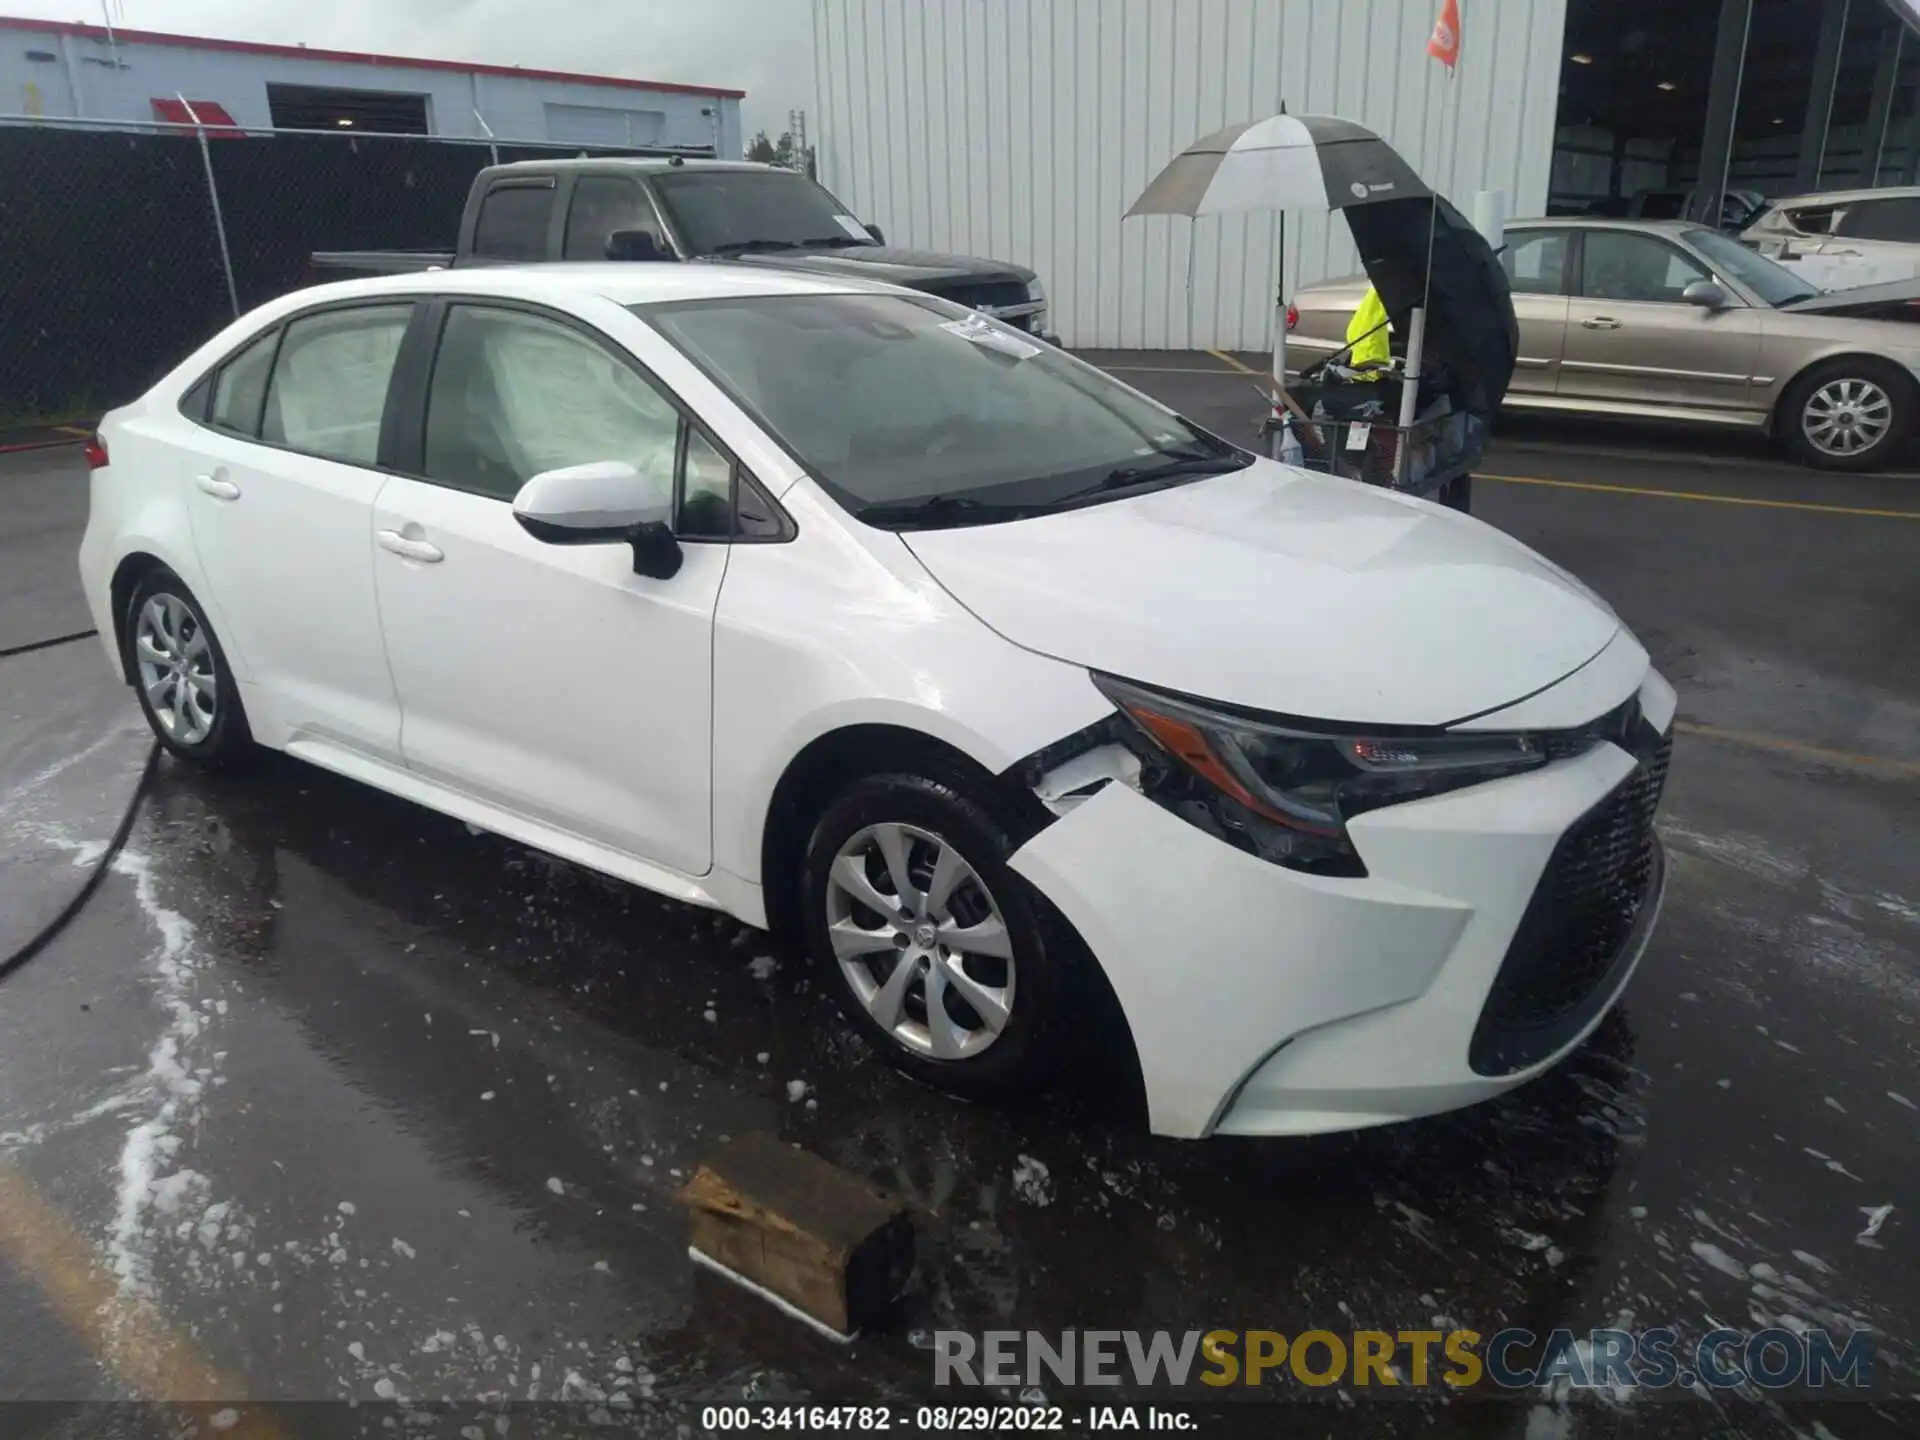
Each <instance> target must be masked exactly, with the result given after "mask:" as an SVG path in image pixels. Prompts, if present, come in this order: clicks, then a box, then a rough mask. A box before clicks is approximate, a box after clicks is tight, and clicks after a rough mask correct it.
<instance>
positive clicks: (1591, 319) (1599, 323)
mask: <svg viewBox="0 0 1920 1440" xmlns="http://www.w3.org/2000/svg"><path fill="white" fill-rule="evenodd" d="M1580 324H1581V326H1582V328H1584V329H1587V330H1618V329H1619V328H1620V322H1619V321H1618V320H1616V319H1614V318H1613V317H1612V316H1611V315H1589V316H1588V317H1587V318H1586V319H1584V320H1582V321H1581V322H1580Z"/></svg>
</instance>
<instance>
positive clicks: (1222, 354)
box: [1207, 350, 1273, 380]
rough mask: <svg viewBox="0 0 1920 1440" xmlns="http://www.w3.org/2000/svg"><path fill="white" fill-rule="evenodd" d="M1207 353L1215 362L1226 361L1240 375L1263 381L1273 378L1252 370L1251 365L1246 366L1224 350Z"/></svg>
mask: <svg viewBox="0 0 1920 1440" xmlns="http://www.w3.org/2000/svg"><path fill="white" fill-rule="evenodd" d="M1207 353H1208V354H1209V355H1211V356H1213V358H1214V359H1216V360H1224V361H1226V363H1227V364H1229V365H1231V366H1232V367H1233V368H1234V369H1235V370H1238V371H1239V372H1240V373H1241V374H1242V375H1260V376H1261V377H1262V378H1263V379H1269V380H1270V379H1272V378H1273V377H1272V376H1271V375H1266V374H1264V372H1262V371H1259V370H1256V369H1254V368H1253V367H1252V366H1251V365H1248V364H1246V363H1245V362H1244V361H1242V360H1240V359H1238V358H1236V357H1235V356H1232V355H1229V354H1228V353H1227V352H1226V351H1224V350H1209V351H1207Z"/></svg>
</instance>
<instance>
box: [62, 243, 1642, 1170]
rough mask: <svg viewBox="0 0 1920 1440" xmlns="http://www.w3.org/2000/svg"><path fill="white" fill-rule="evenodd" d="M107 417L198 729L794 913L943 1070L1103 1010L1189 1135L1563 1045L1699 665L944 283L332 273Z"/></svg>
mask: <svg viewBox="0 0 1920 1440" xmlns="http://www.w3.org/2000/svg"><path fill="white" fill-rule="evenodd" d="M89 454H90V459H91V461H92V463H93V465H94V467H95V468H94V470H93V474H92V499H91V515H90V519H89V523H88V526H87V532H86V537H85V539H84V541H83V542H82V545H81V550H80V568H81V572H82V575H83V578H84V581H85V585H86V591H87V596H88V600H89V603H90V605H91V606H92V609H93V613H94V616H95V619H96V620H97V622H98V624H99V628H100V634H101V637H102V639H103V640H104V642H105V644H106V646H107V649H108V652H109V654H110V657H111V659H112V662H113V664H114V665H115V666H116V667H118V668H119V669H120V670H122V672H123V673H124V674H125V676H126V678H127V680H128V681H129V683H131V684H132V685H133V686H134V688H135V691H136V693H137V695H138V697H139V699H140V703H141V704H142V706H143V707H144V708H145V711H146V714H147V717H148V719H149V720H150V721H151V722H152V725H153V728H154V731H155V733H156V734H157V735H158V737H159V739H160V741H161V743H162V744H163V745H165V746H166V747H167V749H169V750H170V751H172V752H173V753H174V754H175V755H177V756H180V757H182V758H184V759H186V760H189V761H197V762H201V763H203V764H207V765H222V764H226V763H228V762H231V761H233V760H236V759H238V758H239V757H241V756H242V755H243V754H244V753H245V752H246V751H247V750H248V749H249V747H251V746H266V747H268V748H270V749H275V750H283V751H285V752H287V753H288V754H290V755H294V756H298V757H299V758H301V759H303V760H306V761H310V762H311V763H313V764H316V765H321V766H324V767H326V768H327V769H330V770H334V771H337V772H339V773H340V774H342V775H346V776H349V777H351V778H353V779H355V780H359V781H363V782H365V783H367V784H370V785H374V786H378V787H379V788H381V789H384V790H389V791H392V792H393V793H395V794H397V795H401V796H405V797H407V798H410V799H413V800H416V801H418V802H420V803H421V804H423V805H427V806H430V807H432V808H433V809H435V810H439V811H442V812H444V813H446V814H448V815H451V816H454V817H457V818H459V819H461V820H465V821H468V822H471V823H472V824H474V825H477V826H480V827H483V828H485V829H487V830H491V831H494V832H497V833H499V834H501V835H505V836H510V837H512V838H514V839H516V840H519V841H522V842H524V843H525V844H528V845H531V846H535V847H538V848H540V849H542V850H545V851H549V852H551V853H553V854H555V855H559V856H563V857H565V858H567V859H569V860H572V861H575V862H577V863H579V864H582V865H586V866H590V867H592V868H594V869H596V870H601V871H604V872H606V873H608V874H610V875H614V876H618V877H620V878H622V879H625V880H628V881H631V882H632V883H634V884H637V885H642V886H645V887H647V888H649V889H652V890H655V891H659V892H660V893H662V894H665V895H669V896H673V897H676V898H678V899H681V900H684V901H687V902H689V903H691V904H695V905H705V906H711V907H715V908H717V909H720V910H723V911H725V912H727V913H728V914H730V915H733V916H735V917H736V918H738V919H740V920H742V921H744V922H746V923H747V924H750V925H756V926H761V925H764V926H769V927H770V928H775V929H778V930H782V931H784V932H785V933H787V934H789V935H791V936H792V937H793V938H794V939H795V940H796V941H797V942H798V943H799V944H801V945H804V947H805V948H806V949H807V950H808V951H809V952H810V953H811V956H812V958H813V960H814V961H815V962H816V963H817V964H818V966H819V967H820V970H821V972H822V975H823V976H824V977H825V979H826V982H827V983H828V984H830V985H831V986H832V987H833V988H834V989H835V990H836V991H837V993H838V994H839V996H840V998H841V1000H842V1001H843V1002H844V1003H845V1006H846V1008H847V1010H848V1012H849V1013H850V1015H851V1016H852V1017H853V1019H854V1022H855V1023H856V1024H857V1025H858V1026H859V1027H860V1028H861V1029H862V1030H864V1031H865V1033H866V1034H867V1035H868V1036H869V1037H870V1038H871V1040H872V1041H873V1043H874V1044H876V1045H877V1046H879V1047H880V1048H881V1049H882V1050H884V1051H885V1052H887V1053H888V1054H889V1055H890V1056H891V1057H892V1059H893V1060H894V1061H895V1062H896V1063H897V1064H898V1065H900V1066H901V1067H902V1068H903V1069H905V1070H907V1071H908V1072H910V1073H912V1074H914V1075H916V1076H918V1077H920V1078H922V1079H924V1080H927V1081H929V1082H931V1083H933V1084H935V1085H938V1086H940V1087H943V1088H945V1089H947V1090H950V1091H952V1092H955V1093H959V1094H964V1095H971V1096H984V1097H995V1096H1009V1095H1017V1094H1020V1093H1024V1092H1026V1091H1028V1090H1030V1089H1032V1088H1033V1087H1034V1086H1035V1085H1037V1084H1038V1083H1039V1082H1041V1081H1042V1080H1043V1079H1045V1078H1046V1076H1047V1075H1048V1073H1049V1072H1050V1071H1053V1070H1055V1069H1057V1068H1058V1067H1059V1066H1060V1065H1061V1064H1062V1063H1063V1062H1065V1061H1067V1060H1069V1059H1070V1058H1071V1057H1073V1056H1074V1055H1075V1054H1076V1053H1077V1048H1078V1047H1079V1046H1080V1045H1082V1044H1083V1043H1084V1040H1085V1037H1086V1036H1087V1035H1089V1034H1093V1033H1110V1034H1112V1035H1114V1036H1115V1039H1114V1041H1113V1043H1115V1044H1120V1045H1127V1046H1130V1047H1131V1052H1132V1053H1131V1055H1130V1056H1128V1057H1126V1058H1127V1059H1128V1060H1129V1061H1130V1062H1137V1066H1138V1073H1139V1077H1140V1081H1141V1083H1142V1086H1143V1089H1144V1093H1145V1097H1146V1102H1147V1107H1148V1114H1149V1119H1150V1122H1151V1124H1152V1127H1153V1128H1154V1129H1155V1130H1156V1131H1158V1132H1160V1133H1162V1134H1167V1135H1175V1136H1194V1137H1197V1136H1204V1135H1210V1134H1215V1133H1222V1134H1267V1135H1271V1134H1298V1133H1305V1132H1312V1131H1322V1130H1334V1129H1345V1128H1349V1127H1355V1126H1362V1125H1371V1124H1378V1123H1382V1122H1386V1121H1392V1120H1400V1119H1404V1118H1407V1117H1410V1116H1416V1115H1423V1114H1430V1113H1433V1112H1435V1111H1440V1110H1444V1109H1448V1108H1450V1107H1453V1106H1458V1105H1464V1104H1467V1103H1469V1102H1471V1101H1476V1100H1480V1099H1483V1098H1485V1097H1487V1096H1491V1095H1494V1094H1496V1093H1498V1092H1500V1091H1502V1090H1506V1089H1508V1088H1510V1087H1512V1086H1514V1085H1517V1084H1519V1083H1520V1082H1522V1081H1524V1080H1526V1079H1527V1078H1528V1077H1530V1076H1532V1075H1535V1074H1537V1073H1539V1072H1540V1071H1541V1070H1543V1069H1545V1068H1546V1067H1547V1066H1549V1065H1552V1064H1553V1063H1554V1062H1556V1061H1557V1060H1559V1059H1560V1058H1562V1057H1563V1056H1564V1055H1566V1054H1567V1052H1568V1051H1569V1050H1571V1049H1572V1048H1573V1047H1574V1046H1575V1045H1576V1044H1578V1043H1579V1041H1580V1040H1581V1039H1582V1038H1583V1037H1584V1036H1585V1035H1586V1034H1587V1033H1588V1032H1589V1031H1590V1030H1591V1029H1592V1028H1593V1027H1594V1026H1595V1025H1596V1024H1598V1023H1599V1021H1600V1019H1601V1017H1602V1016H1603V1015H1604V1014H1605V1013H1606V1011H1607V1010H1608V1008H1609V1007H1610V1006H1612V1005H1613V1003H1614V1002H1615V1000H1616V999H1617V998H1618V997H1619V995H1620V993H1621V991H1622V989H1623V988H1624V987H1625V986H1626V984H1627V981H1628V979H1629V977H1630V975H1631V972H1632V971H1633V969H1634V967H1635V965H1636V964H1637V963H1638V961H1639V958H1640V956H1641V953H1642V951H1643V950H1644V948H1645V945H1646V942H1647V937H1648V932H1649V930H1650V928H1651V927H1652V924H1653V921H1654V917H1655V915H1656V913H1657V911H1658V909H1659V904H1660V899H1661V894H1662V890H1663V885H1664V879H1665V866H1664V861H1663V855H1662V851H1661V848H1660V844H1659V841H1658V840H1657V838H1656V837H1655V834H1654V828H1653V817H1654V810H1655V807H1656V805H1657V804H1658V801H1659V796H1660V789H1661V784H1662V781H1663V779H1664V777H1665V770H1666V763H1667V755H1668V750H1669V747H1670V744H1671V729H1672V720H1673V715H1674V705H1675V701H1674V692H1673V690H1672V689H1671V687H1669V686H1668V685H1667V684H1666V683H1665V682H1664V681H1663V680H1662V679H1661V678H1660V677H1659V676H1658V675H1657V674H1656V673H1655V672H1654V671H1653V670H1652V669H1651V667H1650V666H1649V664H1648V659H1647V655H1646V652H1645V651H1644V650H1643V649H1642V648H1641V646H1640V645H1639V644H1638V643H1637V642H1636V641H1635V640H1634V638H1633V636H1632V635H1631V634H1629V633H1628V632H1627V631H1626V630H1625V629H1624V628H1623V627H1622V626H1621V624H1620V622H1619V620H1618V619H1617V618H1616V617H1615V615H1614V614H1613V612H1612V611H1611V610H1610V609H1609V608H1608V607H1607V606H1606V605H1605V604H1604V603H1603V602H1602V601H1600V600H1599V599H1598V598H1596V597H1595V596H1594V595H1593V594H1592V593H1591V592H1590V591H1589V590H1587V589H1586V588H1585V587H1584V586H1582V585H1581V584H1580V583H1579V582H1578V581H1576V580H1574V579H1573V578H1572V577H1570V576H1568V575H1567V574H1565V573H1564V572H1563V571H1561V570H1559V569H1558V568H1556V567H1555V566H1553V565H1552V564H1550V563H1548V562H1547V561H1545V560H1543V559H1541V558H1540V557H1538V556H1536V555H1534V554H1532V553H1531V552H1530V551H1528V550H1526V549H1525V548H1524V547H1522V546H1520V545H1519V544H1517V543H1515V542H1514V541H1512V540H1510V539H1508V538H1507V537H1505V536H1504V535H1502V534H1500V533H1499V532H1497V531H1495V530H1492V529H1490V528H1488V527H1487V526H1485V525H1482V524H1480V523H1479V522H1478V521H1475V520H1472V519H1470V518H1468V517H1465V516H1462V515H1458V514H1455V513H1452V512H1450V511H1446V510H1443V509H1440V508H1438V507H1436V506H1433V505H1429V504H1427V503H1425V502H1423V501H1420V500H1416V499H1411V498H1406V497H1402V496H1398V495H1394V494H1391V493H1388V492H1385V491H1381V490H1376V489H1369V488H1367V487H1364V486H1361V485H1357V484H1354V483H1351V482H1349V481H1345V480H1340V479H1333V478H1327V477H1320V476H1311V475H1307V474H1304V473H1302V472H1299V471H1295V470H1290V469H1286V468H1283V467H1281V466H1279V465H1275V464H1273V463H1271V462H1269V461H1267V460H1264V459H1259V458H1256V457H1254V456H1252V455H1249V454H1247V453H1245V452H1243V451H1241V450H1239V449H1236V448H1235V447H1233V446H1232V445H1229V444H1227V443H1226V442H1224V441H1222V440H1220V439H1217V438H1216V437H1214V436H1212V435H1210V434H1207V433H1206V432H1204V431H1202V430H1200V429H1198V428H1196V427H1195V426H1193V425H1191V424H1189V423H1188V422H1186V421H1185V420H1183V419H1181V418H1180V417H1179V416H1178V415H1176V414H1174V413H1173V412H1171V411H1169V410H1167V409H1166V408H1164V407H1163V406H1161V405H1159V404H1157V403H1155V402H1154V401H1152V400H1150V399H1148V398H1147V397H1145V396H1143V395H1140V394H1138V393H1136V392H1135V391H1132V390H1130V389H1128V388H1127V387H1126V386H1124V385H1121V384H1120V383H1119V382H1117V381H1115V380H1113V379H1112V378H1110V377H1109V376H1107V375H1105V374H1103V373H1101V372H1099V371H1097V370H1094V369H1092V368H1090V367H1089V366H1086V365H1084V364H1081V363H1080V362H1078V361H1076V360H1074V359H1073V358H1071V357H1070V356H1068V355H1066V354H1064V353H1062V352H1060V351H1057V350H1054V349H1052V348H1050V347H1043V346H1038V345H1035V344H1033V343H1032V342H1031V341H1030V340H1029V339H1028V338H1026V337H1024V336H1022V335H1020V334H1019V333H1018V332H1015V331H1012V330H1009V329H1007V328H1005V327H1003V326H1001V325H1000V324H998V323H997V322H994V321H991V320H988V319H985V318H984V317H979V316H974V315H970V314H968V313H967V312H965V311H962V310H959V309H957V308H955V307H954V306H952V305H950V304H947V303H946V302H943V301H940V300H937V299H933V298H930V297H928V296H926V295H920V294H914V293H910V292H906V291H899V290H893V289H890V288H887V287H884V286H878V285H871V284H867V283H865V282H861V281H840V280H824V279H817V278H810V277H806V276H802V275H797V274H795V275H787V274H781V273H777V272H772V271H768V270H765V269H752V270H748V269H746V268H744V267H742V268H730V267H726V266H707V265H697V266H696V265H688V266H672V265H590V266H541V267H528V268H516V269H500V270H471V271H468V270H459V271H453V272H434V273H427V274H421V275H408V276H394V277H390V278H385V279H380V280H372V281H361V282H354V283H350V284H345V285H336V286H327V287H323V288H319V289H313V290H304V291H300V292H298V293H296V294H292V295H288V296H286V297H284V298H282V299H279V300H276V301H274V302H272V303H271V304H268V305H266V306H263V307H262V308H260V309H259V310H256V311H255V312H254V313H252V314H251V315H248V316H247V317H245V318H244V319H242V320H239V321H237V322H235V323H234V324H233V325H232V326H230V327H229V328H228V329H227V330H225V331H224V332H222V333H221V334H220V335H218V336H216V337H215V338H214V339H212V340H210V341H209V342H207V344H205V345H204V346H202V347H201V348H200V349H199V350H198V351H196V352H195V353H194V354H193V355H192V356H190V357H189V358H188V359H187V360H186V361H185V362H184V363H183V364H182V365H180V366H179V367H178V368H177V369H175V370H174V371H173V372H172V373H171V374H169V375H168V376H167V377H166V378H165V379H164V380H162V381H160V383H159V384H157V385H155V386H154V387H153V389H152V390H151V391H149V392H148V393H147V394H146V395H144V396H143V397H141V398H140V399H139V400H137V401H135V402H134V403H133V404H131V405H128V406H126V407H124V408H122V409H119V410H116V411H114V412H113V413H112V414H110V415H108V416H107V417H106V419H105V420H104V421H103V422H102V424H101V427H100V432H99V436H98V440H97V443H96V444H95V445H94V446H93V447H92V448H91V449H90V452H89ZM1116 1014H1117V1016H1118V1018H1119V1019H1120V1020H1122V1021H1124V1024H1123V1025H1118V1026H1105V1027H1101V1026H1096V1025H1095V1023H1094V1021H1095V1017H1096V1016H1103V1015H1104V1016H1108V1017H1111V1016H1113V1015H1116Z"/></svg>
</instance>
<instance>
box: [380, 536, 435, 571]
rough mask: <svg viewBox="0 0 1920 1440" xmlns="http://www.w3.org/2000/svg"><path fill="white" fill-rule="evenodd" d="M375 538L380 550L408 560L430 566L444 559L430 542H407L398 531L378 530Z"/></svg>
mask: <svg viewBox="0 0 1920 1440" xmlns="http://www.w3.org/2000/svg"><path fill="white" fill-rule="evenodd" d="M375 537H376V538H377V539H378V540H379V541H380V548H381V549H382V550H391V551H392V552H393V553H394V554H396V555H404V556H406V558H407V559H409V560H423V561H425V562H426V563H427V564H429V565H431V564H433V563H435V562H436V561H439V560H444V559H445V558H446V556H445V553H444V552H443V551H442V550H441V549H440V547H439V546H438V545H436V544H434V543H433V542H432V541H431V540H409V539H408V538H407V537H406V536H405V535H402V534H401V533H400V532H399V531H398V530H379V531H376V532H375Z"/></svg>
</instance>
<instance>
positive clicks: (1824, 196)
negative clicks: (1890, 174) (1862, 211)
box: [1773, 185, 1920, 210]
mask: <svg viewBox="0 0 1920 1440" xmlns="http://www.w3.org/2000/svg"><path fill="white" fill-rule="evenodd" d="M1915 199H1920V185H1882V186H1880V187H1879V188H1878V189H1875V190H1818V191H1815V192H1813V193H1812V194H1808V195H1788V196H1785V197H1784V198H1782V199H1779V200H1776V201H1774V202H1773V203H1774V205H1775V206H1776V207H1777V208H1779V209H1782V210H1785V209H1788V208H1789V207H1791V208H1795V209H1798V208H1800V207H1803V206H1808V205H1852V204H1854V203H1855V202H1857V201H1860V200H1915Z"/></svg>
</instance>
